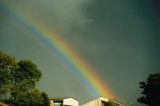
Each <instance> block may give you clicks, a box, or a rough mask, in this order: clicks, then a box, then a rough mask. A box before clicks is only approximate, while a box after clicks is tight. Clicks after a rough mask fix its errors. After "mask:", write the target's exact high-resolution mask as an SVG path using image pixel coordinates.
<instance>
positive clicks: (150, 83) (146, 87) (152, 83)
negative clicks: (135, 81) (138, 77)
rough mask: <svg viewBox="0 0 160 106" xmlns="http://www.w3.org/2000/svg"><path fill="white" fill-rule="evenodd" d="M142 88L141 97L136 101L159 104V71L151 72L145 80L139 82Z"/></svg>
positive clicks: (153, 104)
mask: <svg viewBox="0 0 160 106" xmlns="http://www.w3.org/2000/svg"><path fill="white" fill-rule="evenodd" d="M139 84H140V88H141V89H143V91H142V93H141V94H142V95H143V96H142V97H140V98H138V99H137V101H138V102H140V103H143V104H146V105H149V106H160V73H156V74H152V75H150V76H149V77H148V78H147V82H143V81H142V82H140V83H139Z"/></svg>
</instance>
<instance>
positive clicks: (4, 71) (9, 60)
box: [0, 52, 16, 100]
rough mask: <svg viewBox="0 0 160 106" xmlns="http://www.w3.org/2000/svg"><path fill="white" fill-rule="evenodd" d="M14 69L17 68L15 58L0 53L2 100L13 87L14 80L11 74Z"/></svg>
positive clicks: (0, 96) (0, 92)
mask: <svg viewBox="0 0 160 106" xmlns="http://www.w3.org/2000/svg"><path fill="white" fill-rule="evenodd" d="M14 68H16V60H15V58H14V57H12V56H9V55H8V54H6V53H4V52H0V94H1V95H0V100H3V99H5V98H6V94H7V93H8V91H9V89H10V87H11V83H12V80H13V76H12V75H11V72H12V70H13V69H14Z"/></svg>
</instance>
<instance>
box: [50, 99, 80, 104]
mask: <svg viewBox="0 0 160 106" xmlns="http://www.w3.org/2000/svg"><path fill="white" fill-rule="evenodd" d="M50 106H79V102H78V101H77V100H75V99H73V98H56V99H50Z"/></svg>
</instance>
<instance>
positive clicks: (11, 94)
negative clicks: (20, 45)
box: [0, 51, 49, 106]
mask: <svg viewBox="0 0 160 106" xmlns="http://www.w3.org/2000/svg"><path fill="white" fill-rule="evenodd" d="M41 76H42V73H41V71H40V70H39V69H38V68H37V66H36V65H35V64H34V63H33V62H32V61H30V60H20V61H18V62H17V61H16V59H15V57H13V56H10V55H8V54H6V53H4V52H1V51H0V101H2V102H4V103H7V104H9V105H10V106H49V98H48V96H47V94H46V93H44V92H40V91H39V90H38V89H36V84H37V83H38V81H39V80H40V78H41Z"/></svg>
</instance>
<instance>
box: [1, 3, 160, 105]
mask: <svg viewBox="0 0 160 106" xmlns="http://www.w3.org/2000/svg"><path fill="white" fill-rule="evenodd" d="M2 1H5V2H4V4H5V5H7V6H9V7H12V6H13V7H14V8H16V9H20V11H22V12H24V14H30V16H32V17H33V18H35V19H37V20H39V21H40V22H43V23H45V25H47V26H48V27H50V29H53V30H56V31H57V33H59V36H61V37H62V38H63V39H64V40H65V41H66V42H67V43H68V44H69V45H71V46H72V48H73V49H74V50H75V51H76V52H77V53H78V54H79V55H80V56H81V57H82V58H84V59H85V60H86V63H87V64H88V65H90V66H91V67H92V68H93V69H95V71H96V72H97V73H98V74H99V75H100V76H101V77H102V78H103V80H104V82H106V83H107V85H108V86H109V87H110V88H111V90H112V91H113V92H114V94H116V95H117V97H116V99H117V100H121V101H123V102H125V103H131V102H132V103H134V104H135V106H138V104H137V103H136V99H137V98H138V97H139V96H140V92H141V90H140V89H139V85H138V82H140V81H143V80H144V81H145V79H146V78H147V77H148V75H149V74H151V73H156V72H159V71H160V56H159V54H160V48H159V46H160V15H159V14H160V9H159V7H160V3H159V1H158V0H14V1H10V0H1V2H2ZM1 2H0V3H1ZM1 4H2V3H1ZM0 6H2V5H0ZM4 11H5V10H3V9H2V8H0V50H2V51H5V52H7V53H9V54H11V55H14V56H15V57H16V58H17V59H18V60H19V59H24V58H26V59H31V60H32V61H33V62H35V63H36V64H37V66H38V67H39V68H40V69H41V70H42V73H43V77H42V79H41V80H40V83H39V85H38V88H39V89H40V90H43V91H46V92H47V93H48V94H49V95H50V96H51V97H60V96H64V97H74V98H75V99H77V100H79V101H80V103H84V102H86V101H89V100H91V99H93V98H95V97H94V96H93V95H92V94H90V92H88V91H87V90H86V88H85V87H83V83H79V80H78V79H77V78H76V76H74V74H72V73H70V71H68V70H69V69H67V68H66V67H64V65H63V63H62V61H60V60H59V59H58V58H57V57H56V55H54V54H53V52H51V50H49V49H48V48H46V47H45V46H44V45H42V44H41V43H40V42H38V41H37V40H36V39H35V38H34V35H33V34H31V33H30V32H29V31H27V30H24V28H23V25H21V24H20V23H18V22H16V21H15V20H14V19H12V18H13V17H6V16H5V12H6V11H5V12H4Z"/></svg>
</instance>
